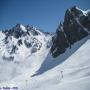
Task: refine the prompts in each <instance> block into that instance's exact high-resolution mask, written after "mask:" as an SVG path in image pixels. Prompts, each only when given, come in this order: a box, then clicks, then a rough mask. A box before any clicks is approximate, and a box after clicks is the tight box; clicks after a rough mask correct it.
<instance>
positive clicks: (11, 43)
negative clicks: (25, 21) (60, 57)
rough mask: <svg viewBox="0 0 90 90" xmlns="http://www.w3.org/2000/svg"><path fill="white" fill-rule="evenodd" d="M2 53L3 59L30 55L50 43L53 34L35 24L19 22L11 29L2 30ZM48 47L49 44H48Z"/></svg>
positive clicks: (0, 43)
mask: <svg viewBox="0 0 90 90" xmlns="http://www.w3.org/2000/svg"><path fill="white" fill-rule="evenodd" d="M0 35H2V36H1V37H0V47H1V48H0V55H1V56H2V59H3V60H8V61H14V60H15V57H16V58H18V59H19V58H22V59H23V60H24V58H25V57H28V56H30V55H31V54H33V53H35V52H38V51H39V50H40V49H41V48H42V47H43V46H45V45H48V43H49V42H51V41H50V39H49V38H48V37H50V38H51V35H50V34H48V35H47V37H46V33H44V32H41V31H40V30H39V29H37V28H35V27H33V26H29V25H27V26H24V25H22V24H17V25H16V26H15V27H13V28H11V29H10V30H5V31H0ZM46 47H47V46H46Z"/></svg>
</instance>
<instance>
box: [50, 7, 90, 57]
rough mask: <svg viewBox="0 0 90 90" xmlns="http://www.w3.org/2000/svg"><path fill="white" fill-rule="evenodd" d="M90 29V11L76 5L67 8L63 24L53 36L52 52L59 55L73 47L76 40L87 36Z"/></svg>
mask: <svg viewBox="0 0 90 90" xmlns="http://www.w3.org/2000/svg"><path fill="white" fill-rule="evenodd" d="M89 31H90V12H89V11H82V10H81V9H79V8H77V7H76V6H74V7H72V8H71V9H67V10H66V13H65V18H64V22H63V24H61V23H60V25H59V26H58V28H57V30H56V35H55V36H54V37H53V38H52V42H53V45H52V47H51V53H52V56H53V57H57V56H59V55H60V54H62V53H64V52H65V51H66V48H71V45H72V44H74V43H75V42H77V41H79V40H81V39H82V38H84V37H86V36H87V35H88V34H89Z"/></svg>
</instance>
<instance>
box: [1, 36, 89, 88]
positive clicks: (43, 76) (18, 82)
mask: <svg viewBox="0 0 90 90" xmlns="http://www.w3.org/2000/svg"><path fill="white" fill-rule="evenodd" d="M79 46H80V48H79V49H78V47H79ZM77 49H78V50H77ZM72 51H73V52H74V53H73V52H72ZM48 52H49V49H45V48H43V49H42V50H41V51H40V52H38V53H35V54H33V55H32V56H31V57H29V58H28V59H27V60H26V61H24V62H23V64H24V65H25V66H27V67H26V68H23V67H22V66H24V65H23V64H19V68H18V69H19V70H22V71H24V72H23V74H21V75H19V76H18V77H16V78H13V79H12V80H9V81H6V82H5V81H4V82H2V83H0V85H1V86H4V87H5V86H8V87H18V89H19V90H76V89H77V90H90V57H89V52H90V36H88V37H86V38H84V39H82V40H80V42H77V43H75V44H74V45H73V46H72V49H68V50H67V51H66V53H65V54H62V55H61V56H59V57H58V58H52V57H51V55H50V54H49V53H48ZM67 54H68V55H70V54H71V56H69V58H68V55H67ZM64 57H67V59H65V60H64ZM47 59H48V60H47ZM62 59H63V60H64V61H62V62H59V61H61V60H62ZM49 60H50V61H49ZM45 61H47V62H46V64H45ZM56 62H57V65H56V66H55V64H54V63H56ZM50 63H51V64H52V66H53V68H49V65H51V64H50ZM58 63H59V64H58ZM43 64H45V66H44V68H47V69H48V70H45V69H43V67H42V65H43ZM39 68H42V70H43V73H40V72H39V74H35V73H37V72H36V71H37V70H39ZM42 70H41V72H42ZM13 73H14V72H13ZM34 74H35V75H34ZM32 75H34V76H32Z"/></svg>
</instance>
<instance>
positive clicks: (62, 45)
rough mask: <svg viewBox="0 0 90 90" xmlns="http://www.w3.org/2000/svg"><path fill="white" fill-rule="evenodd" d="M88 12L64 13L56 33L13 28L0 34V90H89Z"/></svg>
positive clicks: (23, 26)
mask: <svg viewBox="0 0 90 90" xmlns="http://www.w3.org/2000/svg"><path fill="white" fill-rule="evenodd" d="M89 53H90V10H86V11H83V10H81V9H80V8H78V7H76V6H74V7H72V8H70V9H67V10H66V12H65V16H64V21H63V22H60V24H59V25H58V27H57V29H56V32H55V33H51V32H44V31H42V30H40V29H38V28H35V27H34V26H31V25H22V24H16V25H15V26H14V27H13V28H11V29H7V30H0V90H90V54H89Z"/></svg>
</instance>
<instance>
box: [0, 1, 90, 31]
mask: <svg viewBox="0 0 90 90" xmlns="http://www.w3.org/2000/svg"><path fill="white" fill-rule="evenodd" d="M74 5H77V6H78V7H80V8H81V9H84V10H86V9H90V0H0V29H8V28H11V27H13V26H14V25H15V24H17V23H21V24H24V25H27V24H30V25H34V26H36V27H38V28H41V29H43V30H44V31H49V32H55V30H56V28H57V26H58V24H59V22H60V21H63V19H64V14H65V10H66V9H67V8H70V7H72V6H74Z"/></svg>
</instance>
